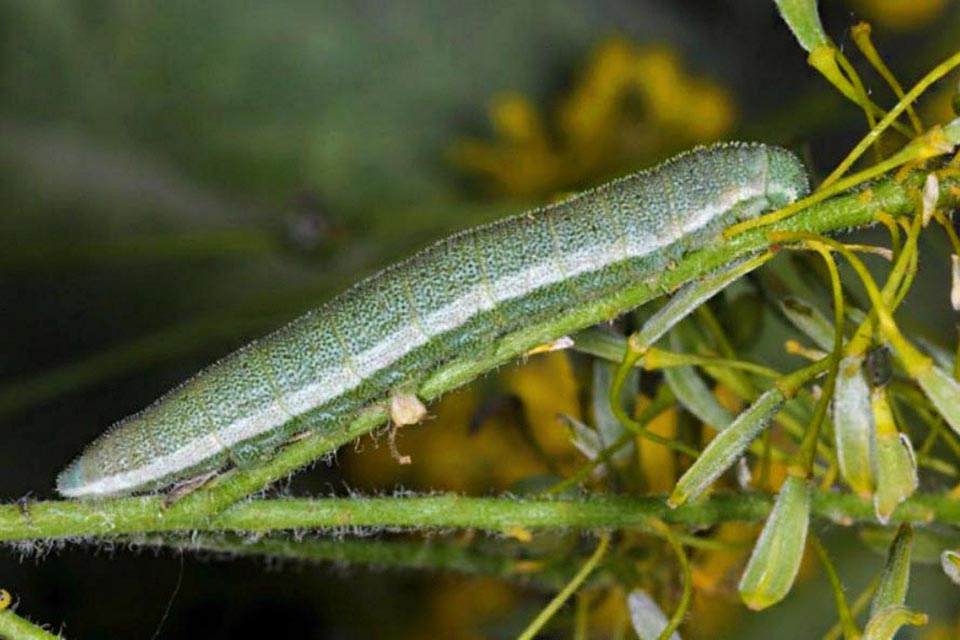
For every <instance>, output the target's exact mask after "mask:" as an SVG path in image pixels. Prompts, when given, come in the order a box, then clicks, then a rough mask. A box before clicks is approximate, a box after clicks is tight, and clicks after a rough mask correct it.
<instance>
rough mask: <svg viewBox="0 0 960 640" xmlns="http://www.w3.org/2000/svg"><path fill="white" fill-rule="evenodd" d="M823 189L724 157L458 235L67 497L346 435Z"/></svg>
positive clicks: (322, 318)
mask: <svg viewBox="0 0 960 640" xmlns="http://www.w3.org/2000/svg"><path fill="white" fill-rule="evenodd" d="M808 189H809V187H808V182H807V177H806V174H805V172H804V169H803V166H802V165H801V163H800V161H799V160H798V159H797V158H796V157H795V156H794V155H793V154H791V153H789V152H788V151H785V150H783V149H780V148H777V147H771V146H766V145H762V144H743V143H732V144H720V145H716V146H713V147H709V148H702V149H696V150H694V151H691V152H688V153H685V154H681V155H679V156H677V157H675V158H673V159H671V160H668V161H667V162H665V163H663V164H661V165H659V166H657V167H655V168H653V169H651V170H648V171H644V172H640V173H637V174H634V175H631V176H628V177H626V178H622V179H620V180H616V181H614V182H611V183H608V184H606V185H603V186H600V187H598V188H596V189H593V190H591V191H587V192H585V193H582V194H580V195H578V196H575V197H573V198H571V199H569V200H567V201H565V202H562V203H559V204H556V205H552V206H548V207H544V208H541V209H536V210H533V211H529V212H526V213H522V214H520V215H517V216H515V217H511V218H507V219H504V220H500V221H498V222H495V223H493V224H489V225H486V226H481V227H477V228H474V229H470V230H467V231H464V232H461V233H458V234H456V235H453V236H451V237H449V238H446V239H444V240H441V241H439V242H437V243H436V244H434V245H432V246H430V247H428V248H426V249H424V250H423V251H421V252H420V253H417V254H415V255H414V256H412V257H411V258H409V259H408V260H406V261H404V262H400V263H398V264H395V265H393V266H390V267H388V268H386V269H384V270H383V271H381V272H379V273H377V274H376V275H374V276H372V277H370V278H368V279H366V280H364V281H362V282H360V283H359V284H357V285H355V286H354V287H352V288H351V289H348V290H347V291H346V292H344V293H343V294H341V295H339V296H337V297H336V298H334V299H333V300H331V301H330V302H328V303H327V304H326V305H324V306H322V307H320V308H318V309H316V310H314V311H312V312H310V313H308V314H306V315H304V316H303V317H301V318H299V319H297V320H295V321H294V322H292V323H291V324H289V325H288V326H286V327H284V328H282V329H280V330H279V331H277V332H275V333H273V334H271V335H269V336H267V337H266V338H264V339H262V340H259V341H256V342H253V343H251V344H249V345H247V346H245V347H243V348H242V349H240V350H239V351H237V352H235V353H233V354H231V355H229V356H227V357H226V358H224V359H223V360H221V361H220V362H218V363H216V364H214V365H212V366H210V367H209V368H207V369H205V370H204V371H202V372H200V373H199V374H197V375H196V376H195V377H193V378H192V379H190V380H188V381H187V382H185V383H184V384H182V385H181V386H180V387H178V388H176V389H174V390H173V391H170V392H169V393H167V394H166V395H165V396H163V397H162V398H160V399H159V400H158V401H156V402H155V403H154V404H152V405H151V406H149V407H147V408H146V409H144V410H143V411H141V412H140V413H138V414H135V415H133V416H130V417H128V418H125V419H124V420H121V421H120V422H119V423H118V424H116V425H115V426H114V427H113V428H111V429H110V430H109V431H108V432H107V433H105V434H104V435H102V436H101V437H100V438H99V439H97V440H96V441H95V442H94V443H93V444H91V445H90V446H89V447H88V448H87V450H86V451H85V452H84V453H83V455H81V456H80V457H79V458H77V459H76V460H75V461H74V462H73V463H72V464H71V465H70V466H69V467H67V469H66V470H64V471H63V473H61V474H60V476H59V478H58V480H57V489H58V491H59V492H60V493H61V494H63V495H64V496H70V497H83V496H109V495H118V494H124V493H131V492H136V491H146V490H152V489H158V488H161V487H164V486H166V485H169V484H171V483H173V482H175V481H177V480H181V479H184V478H189V477H193V476H196V475H199V474H202V473H205V472H209V471H213V470H216V469H218V468H220V467H222V466H224V465H226V464H228V463H233V464H236V465H244V464H249V463H251V462H252V461H255V460H257V459H260V458H262V457H263V456H264V455H266V454H268V453H270V452H271V451H273V450H275V449H276V448H277V447H279V446H281V445H282V444H284V443H285V442H288V441H289V440H290V439H291V438H292V437H294V436H296V435H298V434H300V433H303V432H306V431H309V430H326V431H327V432H332V430H336V429H344V428H346V425H348V424H349V423H350V422H351V421H352V420H353V419H355V418H356V417H357V415H358V414H359V413H360V412H361V411H363V410H365V409H367V408H369V407H371V406H377V405H382V404H383V403H385V402H388V401H389V400H390V399H391V397H394V398H395V397H397V394H406V397H410V395H409V394H411V393H412V392H414V391H416V389H417V388H418V387H419V385H420V384H421V383H422V382H423V381H424V380H425V379H426V378H427V377H428V376H429V375H430V373H431V372H434V371H436V370H437V369H438V368H440V367H442V366H444V365H446V364H449V363H450V362H452V361H455V360H459V359H469V358H470V357H471V355H477V354H482V353H485V350H486V349H490V348H492V345H495V344H496V341H497V340H498V338H499V337H501V336H504V335H507V334H509V333H511V332H514V331H516V330H518V329H519V328H522V327H523V326H525V325H526V324H528V323H532V322H537V321H543V320H545V319H549V318H555V317H561V316H564V315H569V316H570V317H573V315H574V314H576V313H577V310H578V309H579V308H582V307H583V306H584V305H586V304H588V303H590V302H595V301H597V300H599V299H604V298H606V297H610V296H611V295H615V294H616V292H617V291H619V290H622V289H624V288H626V287H628V286H629V285H630V284H631V283H636V282H637V281H644V282H648V281H655V280H656V278H657V276H658V274H659V273H660V272H662V271H663V270H664V269H667V268H668V267H669V265H670V264H671V263H672V262H673V261H675V260H677V259H679V258H680V257H682V256H683V255H684V254H685V253H687V252H689V251H691V250H694V249H697V248H700V247H703V246H704V245H706V244H708V243H711V242H717V241H718V234H719V232H720V231H721V230H722V229H723V228H724V227H725V226H727V225H729V224H730V223H731V222H733V221H735V220H736V219H743V218H747V217H754V216H757V215H759V214H760V213H762V212H763V211H766V210H769V209H771V208H776V207H781V206H784V205H786V204H788V203H790V202H792V201H794V200H796V199H797V198H799V197H801V196H803V195H805V194H806V193H807V192H808ZM618 311H619V312H624V311H627V309H619V310H618ZM554 337H555V338H559V337H561V336H554ZM535 346H537V345H533V344H531V345H528V346H527V348H528V349H529V348H533V347H535ZM414 404H416V402H415V401H414Z"/></svg>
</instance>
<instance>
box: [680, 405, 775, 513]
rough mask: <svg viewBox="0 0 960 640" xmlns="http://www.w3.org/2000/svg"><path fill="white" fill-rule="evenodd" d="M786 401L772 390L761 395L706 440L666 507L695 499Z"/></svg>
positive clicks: (751, 440) (731, 463)
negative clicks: (734, 418)
mask: <svg viewBox="0 0 960 640" xmlns="http://www.w3.org/2000/svg"><path fill="white" fill-rule="evenodd" d="M784 402H786V398H785V397H784V395H783V392H781V391H780V389H778V388H776V387H773V388H771V389H769V390H767V391H766V392H764V393H763V394H762V395H761V396H760V397H759V398H757V400H756V401H755V402H754V403H753V404H752V405H750V407H748V408H747V409H746V411H744V412H743V413H741V414H740V415H739V416H737V419H736V420H734V421H733V423H731V425H730V426H729V427H727V428H726V429H724V430H723V431H721V432H720V433H719V434H718V435H717V437H716V438H714V439H713V440H711V441H710V444H709V445H707V448H706V449H704V450H703V453H701V454H700V457H698V458H697V460H696V461H695V462H694V463H693V465H691V466H690V468H689V469H687V472H686V473H684V474H683V476H681V478H680V479H679V480H678V481H677V486H676V487H674V489H673V493H671V494H670V497H669V498H668V499H667V505H668V506H670V507H671V508H675V507H678V506H680V505H681V504H683V503H684V502H686V501H687V500H688V499H690V498H695V497H697V496H698V495H700V494H701V493H703V491H704V490H706V489H707V487H709V486H710V485H711V484H712V483H713V481H714V480H716V479H717V478H718V477H720V474H722V473H723V472H724V471H726V470H727V469H729V468H730V467H731V466H733V465H734V464H735V463H736V461H737V459H738V458H739V457H740V456H741V455H743V452H744V451H746V450H747V447H749V446H750V443H751V442H753V440H754V438H756V437H757V436H758V435H759V434H760V432H761V431H763V430H764V429H765V428H766V427H767V426H768V425H769V424H770V423H771V422H772V421H773V418H774V417H775V416H776V415H777V412H779V411H780V409H781V407H783V404H784Z"/></svg>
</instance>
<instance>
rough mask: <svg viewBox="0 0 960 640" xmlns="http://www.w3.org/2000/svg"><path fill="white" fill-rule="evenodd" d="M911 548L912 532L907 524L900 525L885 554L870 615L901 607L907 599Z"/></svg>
mask: <svg viewBox="0 0 960 640" xmlns="http://www.w3.org/2000/svg"><path fill="white" fill-rule="evenodd" d="M912 547H913V530H912V529H911V528H910V525H909V524H907V523H904V524H901V525H900V528H899V529H898V530H897V537H896V538H894V539H893V543H892V544H891V545H890V550H889V551H888V552H887V562H886V564H884V567H883V576H882V577H881V578H880V586H878V587H877V592H876V593H875V594H874V595H873V602H872V603H871V604H870V615H871V616H875V615H877V614H878V613H879V612H880V611H882V610H884V609H886V608H887V607H892V606H897V605H902V604H903V603H904V601H905V600H906V599H907V588H908V587H909V586H910V559H911V551H912Z"/></svg>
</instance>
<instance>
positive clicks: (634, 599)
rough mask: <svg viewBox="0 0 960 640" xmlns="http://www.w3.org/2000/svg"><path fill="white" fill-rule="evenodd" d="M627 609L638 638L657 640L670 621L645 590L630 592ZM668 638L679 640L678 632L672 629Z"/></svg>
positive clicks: (641, 639)
mask: <svg viewBox="0 0 960 640" xmlns="http://www.w3.org/2000/svg"><path fill="white" fill-rule="evenodd" d="M627 609H629V610H630V622H631V623H632V624H633V630H634V631H635V632H636V634H637V637H638V638H640V640H658V638H659V637H660V634H661V633H663V630H664V629H666V628H667V624H668V623H669V622H670V621H669V620H668V619H667V616H666V615H665V614H664V613H663V610H662V609H660V607H659V606H658V605H657V603H656V602H654V600H653V598H651V597H650V596H649V595H648V594H647V592H646V591H639V590H637V591H632V592H630V595H629V596H627ZM669 640H680V634H679V633H677V632H676V631H674V632H673V633H671V634H670V639H669Z"/></svg>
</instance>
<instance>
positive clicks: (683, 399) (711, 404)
mask: <svg viewBox="0 0 960 640" xmlns="http://www.w3.org/2000/svg"><path fill="white" fill-rule="evenodd" d="M670 347H671V348H672V349H674V350H678V351H679V350H681V349H682V348H683V345H682V344H681V341H680V338H679V336H678V335H677V334H676V333H675V332H672V333H671V334H670ZM663 375H664V378H665V379H666V381H667V384H668V385H669V386H670V390H671V391H673V395H675V396H676V397H677V401H679V402H680V404H681V405H682V406H683V408H684V409H686V410H687V411H689V412H690V413H692V414H693V415H694V416H695V417H696V418H697V419H698V420H700V421H701V422H704V423H706V424H708V425H710V426H711V427H713V428H714V429H716V430H717V431H722V430H723V429H726V428H727V427H728V426H730V423H731V422H733V416H732V415H730V412H729V411H727V410H726V409H724V408H723V407H722V406H720V403H719V402H717V399H716V397H714V395H713V393H712V392H711V391H710V388H709V387H708V386H707V384H706V383H705V382H704V381H703V378H701V377H700V375H699V374H697V372H696V369H694V368H693V367H668V368H666V369H664V370H663Z"/></svg>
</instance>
